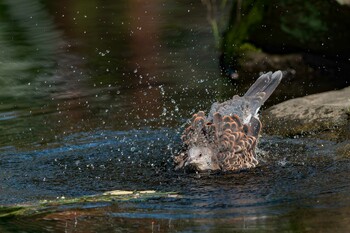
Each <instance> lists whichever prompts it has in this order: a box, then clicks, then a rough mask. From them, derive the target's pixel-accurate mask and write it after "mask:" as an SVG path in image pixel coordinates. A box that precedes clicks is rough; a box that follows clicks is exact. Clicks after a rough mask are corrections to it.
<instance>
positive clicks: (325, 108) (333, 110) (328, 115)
mask: <svg viewBox="0 0 350 233" xmlns="http://www.w3.org/2000/svg"><path fill="white" fill-rule="evenodd" d="M262 123H263V126H264V128H263V131H264V132H265V133H267V134H277V135H282V136H295V135H308V136H312V137H316V138H321V139H328V140H335V141H345V140H349V139H350V87H347V88H344V89H342V90H339V91H329V92H324V93H320V94H314V95H309V96H305V97H301V98H296V99H291V100H288V101H285V102H282V103H280V104H277V105H275V106H273V107H271V108H269V109H267V110H265V111H264V112H263V114H262Z"/></svg>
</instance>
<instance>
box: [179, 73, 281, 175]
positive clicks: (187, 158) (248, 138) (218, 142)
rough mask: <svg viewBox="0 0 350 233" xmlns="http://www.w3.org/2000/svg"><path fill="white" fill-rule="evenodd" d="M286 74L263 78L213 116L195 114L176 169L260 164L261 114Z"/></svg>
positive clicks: (219, 107) (227, 168) (226, 168)
mask: <svg viewBox="0 0 350 233" xmlns="http://www.w3.org/2000/svg"><path fill="white" fill-rule="evenodd" d="M281 79H282V72H281V71H276V72H274V73H272V72H268V73H265V74H263V75H261V76H260V77H259V78H258V79H257V80H256V82H255V83H254V84H253V85H252V86H251V87H250V88H249V89H248V91H247V92H246V93H245V94H244V95H243V96H238V95H235V96H233V98H232V99H230V100H227V101H225V102H223V103H218V102H215V103H213V104H212V106H211V108H210V111H209V114H208V115H206V114H205V112H204V111H199V112H198V113H196V114H194V115H193V117H192V119H191V122H190V124H189V126H188V127H187V128H186V129H185V130H184V132H183V134H182V136H181V140H182V143H183V145H182V149H181V151H180V153H179V154H178V155H176V156H174V162H175V169H181V168H191V170H196V171H207V170H212V171H216V170H220V171H235V170H241V169H248V168H253V167H255V166H256V165H257V164H258V160H257V158H256V153H255V150H256V146H257V143H258V137H259V133H260V130H261V127H262V125H261V122H260V120H259V115H258V111H259V109H260V107H261V106H262V105H263V104H264V102H265V101H266V100H267V99H268V98H269V97H270V96H271V94H272V93H273V92H274V90H275V89H276V87H277V86H278V84H279V83H280V82H281Z"/></svg>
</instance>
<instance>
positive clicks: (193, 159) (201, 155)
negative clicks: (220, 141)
mask: <svg viewBox="0 0 350 233" xmlns="http://www.w3.org/2000/svg"><path fill="white" fill-rule="evenodd" d="M188 165H190V166H192V167H194V168H195V169H196V170H198V171H206V170H219V169H220V167H219V164H218V162H217V158H216V155H215V153H214V151H213V149H211V148H209V147H204V146H194V147H192V148H190V149H189V151H188V159H187V161H186V163H185V166H188Z"/></svg>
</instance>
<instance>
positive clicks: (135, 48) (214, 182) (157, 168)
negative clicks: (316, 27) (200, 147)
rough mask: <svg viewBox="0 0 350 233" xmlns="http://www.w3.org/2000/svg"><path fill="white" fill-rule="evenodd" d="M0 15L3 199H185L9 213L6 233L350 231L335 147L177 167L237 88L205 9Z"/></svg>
mask: <svg viewBox="0 0 350 233" xmlns="http://www.w3.org/2000/svg"><path fill="white" fill-rule="evenodd" d="M0 12H1V13H0V17H1V19H2V20H1V24H0V43H1V47H2V49H1V56H0V59H1V60H0V82H1V94H0V129H1V134H0V168H1V169H0V192H1V196H0V204H16V203H27V202H36V201H38V200H42V199H55V198H56V197H61V196H67V197H71V196H82V195H90V194H95V193H101V192H103V191H107V190H115V189H125V190H142V189H147V190H149V189H155V190H159V191H176V192H178V193H179V194H181V198H168V199H154V200H149V201H147V202H137V201H136V202H125V203H102V204H100V203H96V205H82V206H80V207H79V208H75V207H72V206H67V207H63V209H62V210H60V211H59V212H58V213H52V214H47V215H44V216H35V217H32V218H29V219H26V218H18V219H8V220H4V219H1V220H0V230H1V231H2V232H62V229H65V230H66V232H96V231H99V232H111V231H115V230H117V231H118V230H119V231H123V230H130V231H140V232H143V231H147V232H149V231H153V232H163V231H169V230H170V231H175V230H178V231H183V232H186V231H201V232H202V231H211V232H224V231H230V232H231V231H232V230H237V229H239V230H247V231H248V230H249V231H256V232H259V231H269V230H271V231H279V230H281V231H282V230H286V231H287V230H288V231H295V232H300V231H308V230H309V229H322V228H324V229H326V230H327V229H331V228H333V227H337V229H339V231H347V230H348V227H347V226H348V223H349V218H348V217H347V216H349V215H348V213H349V206H350V200H349V198H348V197H347V196H346V194H347V192H349V190H350V186H349V185H348V181H347V177H348V176H349V166H350V162H349V160H348V159H346V158H334V154H335V152H334V151H335V144H334V143H331V142H326V141H317V140H309V141H307V140H305V139H281V138H271V137H270V138H266V139H264V140H263V141H262V143H261V148H262V151H261V153H260V154H261V157H260V161H261V165H260V166H259V167H258V168H257V169H253V170H251V171H243V172H239V173H234V174H200V175H199V174H183V173H181V172H174V171H173V167H172V162H171V155H173V153H174V152H175V151H176V149H177V148H178V147H179V144H180V142H179V132H180V131H181V125H183V123H185V122H186V120H187V119H188V118H189V116H190V115H191V114H192V113H193V112H195V111H197V110H198V109H208V107H209V106H210V104H211V103H212V102H213V101H214V100H216V99H227V98H229V97H230V96H231V95H232V94H233V93H236V91H235V90H234V86H232V85H228V83H227V81H226V80H225V79H223V78H221V77H220V75H219V70H218V64H217V63H218V62H217V54H216V53H215V50H214V45H213V43H214V41H213V40H212V35H211V32H210V28H209V26H208V25H207V23H206V15H205V13H206V9H205V7H204V6H202V5H201V3H200V1H192V2H188V1H160V0H157V1H152V2H147V1H140V0H129V1H127V2H126V3H115V1H104V2H103V3H101V2H96V1H89V4H87V3H86V1H75V2H74V3H72V2H71V1H36V0H31V1H24V0H16V1H9V0H8V1H7V0H2V1H0ZM325 219H327V221H326V222H323V221H324V220H325ZM28 220H30V221H28ZM316 231H317V230H316Z"/></svg>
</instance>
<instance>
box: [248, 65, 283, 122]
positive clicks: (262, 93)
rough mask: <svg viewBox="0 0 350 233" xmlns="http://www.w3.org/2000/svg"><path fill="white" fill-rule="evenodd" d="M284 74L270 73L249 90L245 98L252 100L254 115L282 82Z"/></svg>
mask: <svg viewBox="0 0 350 233" xmlns="http://www.w3.org/2000/svg"><path fill="white" fill-rule="evenodd" d="M281 79H282V72H281V71H280V70H279V71H276V72H274V73H272V72H268V73H266V74H263V75H261V76H260V77H259V78H258V79H257V80H256V81H255V83H254V84H253V85H252V86H251V87H250V88H249V89H248V91H247V92H246V93H245V95H244V97H246V98H247V99H249V100H250V102H251V104H252V106H251V110H252V114H253V115H254V114H255V113H256V112H257V111H258V109H259V108H260V107H261V105H263V104H264V102H265V101H266V100H267V99H268V98H269V97H270V96H271V94H272V93H273V92H274V90H275V89H276V87H277V86H278V84H279V83H280V82H281Z"/></svg>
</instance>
